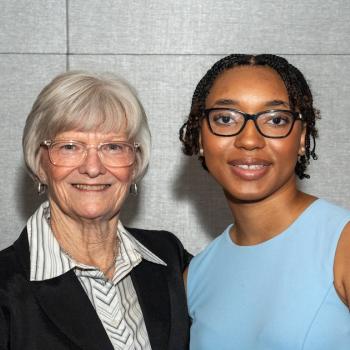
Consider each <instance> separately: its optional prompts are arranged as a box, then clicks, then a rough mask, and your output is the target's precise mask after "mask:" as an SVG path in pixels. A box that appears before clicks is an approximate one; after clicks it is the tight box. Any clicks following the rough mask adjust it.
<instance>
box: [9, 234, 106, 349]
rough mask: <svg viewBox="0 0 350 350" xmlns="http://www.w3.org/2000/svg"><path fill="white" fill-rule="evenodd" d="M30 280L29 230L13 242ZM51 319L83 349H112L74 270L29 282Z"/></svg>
mask: <svg viewBox="0 0 350 350" xmlns="http://www.w3.org/2000/svg"><path fill="white" fill-rule="evenodd" d="M14 246H15V249H16V252H17V255H18V257H19V259H20V260H21V262H22V265H23V267H24V269H25V272H26V274H27V277H28V280H29V266H30V264H29V260H30V258H29V246H28V239H27V234H26V231H25V230H24V231H23V232H22V234H21V236H20V238H19V239H18V240H17V241H16V242H15V244H14ZM29 283H30V285H31V288H32V291H33V294H34V295H35V297H36V299H37V301H38V303H39V304H40V306H41V307H42V309H43V310H44V312H45V313H46V315H47V316H48V317H49V319H50V320H51V321H52V322H53V323H54V324H55V325H56V326H57V327H58V328H59V329H60V330H61V331H62V332H63V333H64V334H66V336H67V337H68V338H69V339H71V340H72V341H73V342H74V343H76V344H77V345H78V346H79V347H81V348H82V349H84V350H101V349H103V350H113V346H112V344H111V342H110V340H109V338H108V336H107V333H106V331H105V330H104V328H103V325H102V323H101V321H100V319H99V318H98V316H97V314H96V311H95V310H94V308H93V306H92V304H91V302H90V300H89V298H88V296H87V295H86V293H85V292H84V290H83V288H82V286H81V284H80V282H79V281H78V279H77V277H76V276H75V274H74V272H73V271H72V270H71V271H68V272H67V273H65V274H63V275H61V276H58V277H56V278H52V279H49V280H45V281H36V282H34V281H33V282H29Z"/></svg>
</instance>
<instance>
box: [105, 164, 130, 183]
mask: <svg viewBox="0 0 350 350" xmlns="http://www.w3.org/2000/svg"><path fill="white" fill-rule="evenodd" d="M109 172H110V173H111V175H112V176H114V177H115V178H116V179H117V180H118V182H121V183H129V182H131V181H132V179H133V177H134V169H133V168H132V167H130V168H116V169H109Z"/></svg>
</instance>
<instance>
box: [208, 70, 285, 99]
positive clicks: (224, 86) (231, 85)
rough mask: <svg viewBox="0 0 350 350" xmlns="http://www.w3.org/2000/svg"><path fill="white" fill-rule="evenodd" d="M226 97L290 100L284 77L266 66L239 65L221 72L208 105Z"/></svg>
mask: <svg viewBox="0 0 350 350" xmlns="http://www.w3.org/2000/svg"><path fill="white" fill-rule="evenodd" d="M225 99H227V100H235V101H236V100H237V101H241V100H245V99H255V100H259V99H261V100H266V101H272V100H282V101H285V102H288V100H289V98H288V91H287V89H286V86H285V84H284V82H283V80H282V78H281V77H280V76H279V74H278V73H277V72H276V71H275V70H273V69H272V68H270V67H265V66H239V67H234V68H231V69H228V70H226V71H224V72H223V73H221V74H220V75H219V76H218V78H217V79H216V80H215V81H214V84H213V86H212V87H211V89H210V91H209V94H208V96H207V99H206V105H208V104H209V105H211V104H213V103H215V101H216V100H225Z"/></svg>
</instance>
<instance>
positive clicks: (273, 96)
mask: <svg viewBox="0 0 350 350" xmlns="http://www.w3.org/2000/svg"><path fill="white" fill-rule="evenodd" d="M205 106H206V108H214V107H224V108H234V109H238V110H240V111H242V112H245V113H249V114H256V113H258V112H262V111H266V110H271V109H286V110H290V106H289V98H288V92H287V89H286V87H285V85H284V83H283V81H282V79H281V78H280V76H279V75H278V74H277V73H276V72H275V71H274V70H272V69H271V68H269V67H256V66H240V67H235V68H233V69H229V70H227V71H225V72H224V73H223V74H221V75H220V76H219V77H218V78H217V79H216V81H215V82H214V84H213V86H212V88H211V90H210V93H209V95H208V97H207V99H206V105H205ZM304 138H305V131H304V130H303V126H302V123H301V122H300V121H296V122H295V124H294V127H293V130H292V132H291V133H290V134H289V136H287V137H286V138H282V139H271V138H266V137H264V136H262V135H261V134H260V133H259V132H258V131H257V129H256V127H255V125H254V122H253V121H251V120H250V121H248V122H247V124H246V126H245V128H244V129H243V130H242V131H241V133H240V134H238V135H236V136H231V137H222V136H216V135H214V134H212V133H211V131H210V129H209V126H208V123H207V121H206V120H203V122H202V129H201V146H202V148H203V152H204V157H205V163H206V165H207V167H208V169H209V172H210V173H211V174H212V175H213V177H214V178H215V179H216V180H217V182H218V183H219V184H220V185H221V186H222V187H223V189H224V191H225V193H226V195H227V197H228V198H229V199H232V200H235V201H237V200H238V201H258V200H262V199H264V198H267V197H269V196H272V195H274V194H275V193H277V192H279V191H283V190H284V189H286V188H290V187H291V186H292V187H294V188H295V186H296V185H295V183H296V181H295V174H294V168H295V164H296V162H297V157H298V153H301V152H302V151H301V150H302V147H303V146H304Z"/></svg>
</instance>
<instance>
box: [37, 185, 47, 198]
mask: <svg viewBox="0 0 350 350" xmlns="http://www.w3.org/2000/svg"><path fill="white" fill-rule="evenodd" d="M37 191H38V195H39V196H41V195H42V194H44V193H45V192H46V186H45V184H42V183H41V182H38V187H37Z"/></svg>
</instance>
